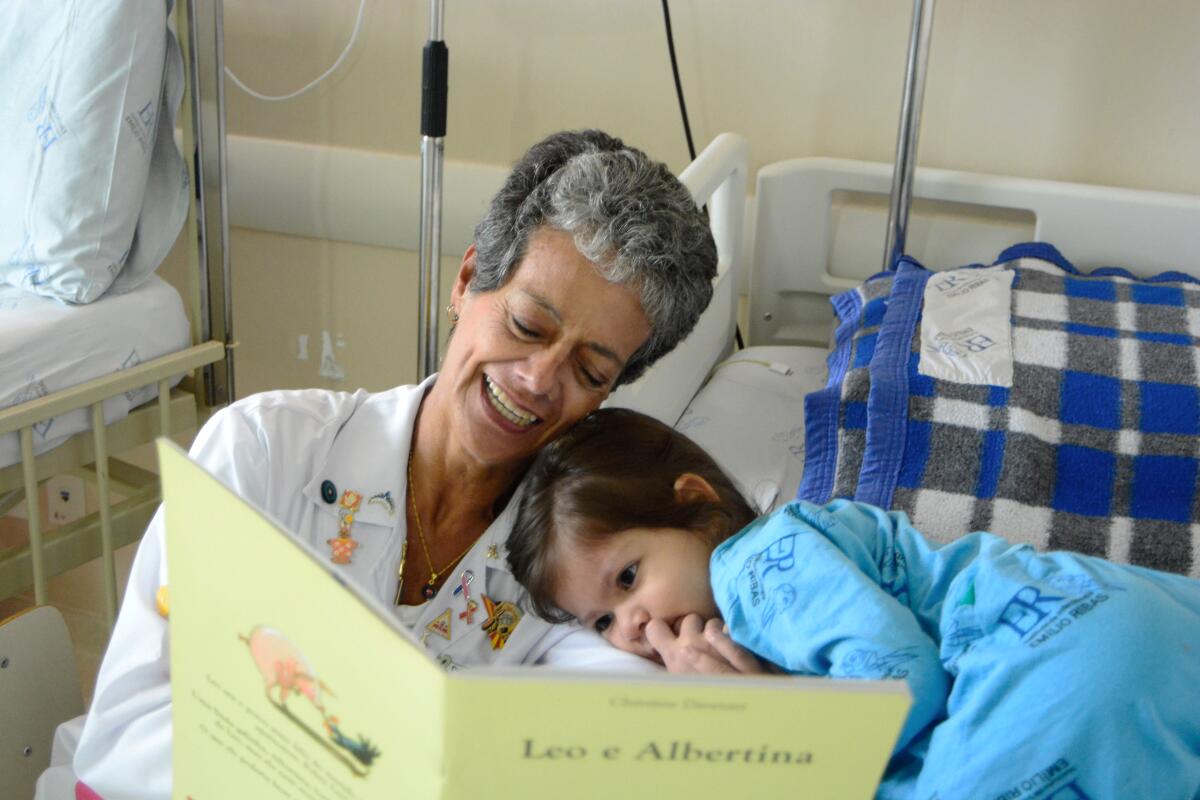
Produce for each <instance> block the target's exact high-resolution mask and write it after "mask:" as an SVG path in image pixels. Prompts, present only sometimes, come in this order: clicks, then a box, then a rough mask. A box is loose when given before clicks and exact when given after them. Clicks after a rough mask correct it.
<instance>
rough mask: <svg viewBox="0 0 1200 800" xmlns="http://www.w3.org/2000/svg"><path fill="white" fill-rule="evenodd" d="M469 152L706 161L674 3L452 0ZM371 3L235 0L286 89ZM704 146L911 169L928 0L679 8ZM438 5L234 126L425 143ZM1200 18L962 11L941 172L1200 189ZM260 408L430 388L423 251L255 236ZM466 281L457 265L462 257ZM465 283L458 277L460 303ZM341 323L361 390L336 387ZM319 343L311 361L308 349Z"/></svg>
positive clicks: (1158, 11)
mask: <svg viewBox="0 0 1200 800" xmlns="http://www.w3.org/2000/svg"><path fill="white" fill-rule="evenodd" d="M446 7H447V11H446V20H445V32H446V37H447V43H448V46H449V48H450V110H449V124H448V128H449V133H448V137H447V140H446V154H447V158H449V159H454V160H463V161H482V162H489V163H508V162H511V161H512V160H513V159H515V158H516V157H518V156H519V155H520V153H521V152H522V151H523V150H524V149H525V148H526V147H527V146H528V145H529V144H530V143H532V142H533V141H534V140H536V139H537V138H539V137H540V136H542V135H544V134H545V133H548V132H550V131H553V130H558V129H562V128H571V127H583V126H595V127H601V128H605V129H608V130H609V131H611V132H613V133H616V134H618V135H620V136H622V137H623V138H625V139H626V140H627V141H629V142H630V143H632V144H635V145H637V146H639V147H642V148H643V149H645V150H647V151H648V152H649V153H651V154H652V155H654V156H656V157H658V158H660V159H662V160H664V161H666V162H667V163H668V164H669V165H670V166H671V167H672V168H674V169H676V170H679V169H682V168H683V167H684V166H685V165H686V164H687V162H688V156H687V151H686V147H685V144H684V138H683V131H682V125H681V124H680V121H679V111H678V106H677V104H676V100H675V94H674V86H673V83H672V78H671V73H670V63H669V60H668V57H667V50H666V43H665V37H664V33H663V22H662V15H661V8H660V5H659V3H657V2H653V0H607V1H606V2H595V0H590V1H588V2H584V0H505V1H504V2H498V1H497V0H448V2H447V3H446ZM357 8H358V4H357V2H356V0H336V2H335V1H334V0H290V2H289V3H287V11H286V12H283V11H281V10H280V9H281V7H280V5H278V4H276V3H273V2H270V0H226V1H225V25H226V48H225V53H226V60H227V64H228V65H229V66H230V67H231V68H232V69H233V70H234V71H235V72H236V73H237V74H238V75H239V77H240V78H241V79H242V80H244V81H245V82H247V83H248V84H250V85H251V86H253V87H254V88H256V89H258V90H259V91H262V92H265V93H268V94H279V93H285V92H289V91H291V90H294V89H296V88H298V87H299V86H301V85H302V84H303V83H305V82H307V81H308V80H310V79H311V78H312V77H315V76H316V75H318V74H320V72H322V71H323V70H324V69H325V68H326V67H327V66H328V65H329V64H331V63H332V62H333V61H334V59H335V58H336V57H337V55H338V53H340V52H341V49H342V47H343V46H344V45H345V43H346V41H347V39H348V37H349V34H350V31H351V28H352V26H353V21H354V15H355V11H356V10H357ZM671 10H672V21H673V24H674V28H675V40H676V48H677V52H678V55H679V61H680V67H681V70H682V80H683V84H684V89H685V92H686V96H687V101H688V108H689V111H690V113H691V119H692V128H693V133H694V136H695V139H696V143H697V147H703V145H704V144H705V143H706V142H708V141H709V140H710V139H711V138H712V137H713V136H714V135H716V134H717V133H719V132H721V131H726V130H732V131H737V132H739V133H741V134H743V135H745V136H746V137H747V138H748V140H749V142H750V146H751V158H752V167H753V168H757V167H759V166H761V165H763V164H766V163H770V162H773V161H777V160H781V159H785V158H793V157H801V156H814V155H823V156H838V157H846V158H854V159H864V160H874V161H890V160H891V159H892V155H893V150H894V146H895V135H896V116H897V110H898V106H899V95H900V88H901V81H902V77H903V76H902V73H903V66H904V58H905V48H906V44H907V36H908V29H909V22H910V20H909V17H910V13H911V5H910V3H908V2H905V0H820V1H819V2H818V0H759V1H758V2H731V1H730V0H675V2H673V3H672V4H671ZM427 14H428V4H427V3H426V2H424V1H423V0H368V3H367V8H366V15H365V21H364V26H363V32H362V36H361V38H360V41H359V42H358V44H357V45H356V47H355V49H354V51H353V52H352V53H351V55H350V57H349V59H348V61H347V62H346V64H345V65H343V67H342V68H341V69H340V70H339V71H338V72H336V73H335V74H334V75H333V76H332V77H330V78H329V79H328V80H326V81H325V82H324V83H323V84H321V85H320V86H318V87H317V88H316V89H315V90H313V91H312V92H310V93H308V94H307V95H304V96H302V97H300V98H298V99H295V100H291V101H287V102H283V103H267V102H262V101H259V100H256V99H253V98H251V97H249V96H247V95H246V94H244V93H243V92H242V91H241V90H240V89H238V88H236V87H235V86H233V84H232V83H228V82H227V84H226V86H227V98H228V113H229V126H230V132H231V133H233V134H238V135H247V136H256V137H265V138H271V139H285V140H293V141H303V142H310V143H317V144H329V145H335V146H341V147H350V148H359V149H365V150H373V151H382V152H390V153H402V154H413V153H416V152H417V149H418V143H419V107H420V94H419V87H420V59H421V47H422V45H423V43H424V41H425V38H426V35H427V25H428V17H427ZM1197 41H1200V3H1196V2H1194V1H1193V0H1157V1H1155V2H1147V3H1136V4H1135V3H1129V2H1127V0H1005V1H1004V2H996V0H942V2H940V3H939V4H938V6H937V13H936V17H935V22H934V32H933V45H932V57H931V62H930V78H929V83H928V87H927V91H926V102H925V113H924V124H923V129H922V135H921V139H920V144H921V146H920V152H919V163H920V164H921V165H923V166H935V167H942V168H950V169H962V170H968V171H975V172H989V173H998V174H1005V175H1013V176H1023V177H1036V178H1049V179H1058V180H1068V181H1079V182H1087V183H1097V184H1106V185H1115V186H1126V187H1131V188H1143V189H1155V190H1162V191H1172V192H1185V193H1190V194H1200V147H1198V146H1197V145H1196V143H1197V142H1198V141H1200V81H1197V80H1196V76H1197V75H1200V48H1198V47H1196V42H1197ZM232 243H233V258H234V272H235V283H234V286H235V290H236V294H235V320H236V322H237V326H238V338H239V340H240V341H241V342H242V346H241V350H240V351H239V354H238V358H239V362H238V363H239V368H238V382H239V394H245V393H247V392H248V391H252V390H258V389H262V388H269V387H271V386H303V385H326V386H338V387H341V388H346V389H354V388H356V387H357V386H360V385H362V386H368V387H370V388H376V389H377V388H383V387H385V386H388V385H393V384H395V383H397V382H407V381H411V380H412V379H413V378H414V377H415V364H416V357H415V343H414V342H413V337H415V312H414V311H413V306H414V303H415V301H414V300H413V295H414V294H415V289H416V275H415V259H414V258H413V256H412V254H402V253H400V252H398V251H391V250H387V249H383V248H373V247H366V246H363V245H356V244H349V243H341V242H326V241H316V240H311V239H303V238H300V237H292V236H284V235H280V234H267V233H263V232H257V231H249V230H236V231H235V232H234V234H233V237H232ZM446 255H447V256H448V257H449V258H448V259H447V261H448V264H447V268H448V269H452V267H453V262H454V261H456V257H457V255H458V254H450V253H447V254H446ZM447 286H448V284H447V282H446V281H445V280H444V281H443V290H445V289H446V288H447ZM322 330H331V332H333V333H334V334H336V333H338V332H340V333H342V341H343V343H344V346H343V347H342V348H339V349H338V351H337V352H338V356H339V362H340V363H341V365H342V366H343V368H344V369H345V370H346V378H345V379H344V380H342V381H336V382H331V381H327V380H324V379H321V378H320V376H319V375H318V374H317V370H318V367H319V356H320V344H321V342H320V335H321V331H322ZM299 335H308V336H309V360H308V361H300V360H298V359H297V358H296V348H297V338H298V336H299Z"/></svg>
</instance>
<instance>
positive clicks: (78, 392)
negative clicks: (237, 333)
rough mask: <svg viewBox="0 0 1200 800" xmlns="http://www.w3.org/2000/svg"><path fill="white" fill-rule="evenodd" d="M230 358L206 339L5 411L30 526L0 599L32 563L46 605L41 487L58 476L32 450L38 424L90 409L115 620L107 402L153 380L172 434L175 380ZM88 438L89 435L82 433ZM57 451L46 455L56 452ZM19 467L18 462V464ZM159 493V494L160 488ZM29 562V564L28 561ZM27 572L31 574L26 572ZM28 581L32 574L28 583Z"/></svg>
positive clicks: (163, 421) (3, 567)
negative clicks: (16, 446)
mask: <svg viewBox="0 0 1200 800" xmlns="http://www.w3.org/2000/svg"><path fill="white" fill-rule="evenodd" d="M224 357H225V346H224V345H223V344H222V343H221V342H216V341H210V342H204V343H202V344H199V345H195V346H193V347H189V348H187V349H186V350H181V351H178V352H176V353H171V354H169V355H165V356H162V357H160V358H156V359H153V360H151V361H147V362H145V363H143V364H139V365H137V366H136V367H132V368H130V369H127V370H122V371H121V372H117V373H114V374H112V375H106V376H104V377H102V378H98V379H96V380H94V381H89V382H87V383H85V384H80V385H79V386H74V387H71V388H69V389H63V390H61V391H58V392H55V393H53V394H50V395H47V396H46V397H42V398H39V399H37V400H31V401H30V402H27V403H22V404H21V405H19V406H15V407H12V408H8V409H4V410H2V411H0V435H3V434H6V433H11V432H14V431H16V432H18V435H19V437H20V442H21V465H20V466H21V473H22V483H21V488H23V490H24V496H25V501H26V509H27V515H26V516H27V518H28V524H29V546H28V548H25V549H23V552H21V553H19V554H14V553H6V554H4V556H3V558H0V597H3V596H6V595H7V594H8V592H7V591H4V589H5V588H6V587H7V588H10V589H11V588H12V587H13V586H19V585H21V581H20V578H19V576H18V574H17V573H18V572H19V571H21V570H22V569H23V568H25V567H26V566H28V567H29V568H31V569H32V573H33V575H32V577H33V590H34V599H35V601H36V602H37V604H38V605H43V604H45V603H46V582H47V572H48V570H47V565H46V563H45V562H46V559H45V549H46V542H45V541H44V537H43V535H42V525H41V508H40V499H39V495H38V486H39V483H40V482H41V481H44V480H46V479H48V478H50V477H53V476H54V475H55V474H56V473H57V470H56V467H55V465H54V464H53V463H52V462H53V459H52V458H40V457H37V456H35V455H34V452H33V429H34V426H35V425H36V424H37V423H39V422H42V421H44V420H47V419H50V418H52V417H56V416H58V415H60V414H63V413H66V412H68V411H74V410H76V409H80V408H90V409H91V415H92V431H91V434H92V455H93V457H94V460H95V480H96V488H97V494H98V504H99V512H98V513H99V517H100V540H101V555H102V556H103V559H104V562H103V563H104V586H105V600H106V611H107V615H108V624H109V626H110V627H111V626H112V624H113V621H114V620H115V619H116V612H117V586H116V568H115V564H114V560H113V552H114V549H115V548H114V540H113V510H112V504H111V501H110V497H109V492H110V475H109V461H108V451H109V432H108V427H107V426H106V425H105V421H104V401H105V400H106V399H108V398H110V397H115V396H117V395H119V394H121V393H123V392H127V391H132V390H135V389H138V388H141V387H143V386H147V385H150V384H157V386H158V425H159V431H160V432H161V433H163V434H164V435H167V434H169V433H170V432H171V430H172V427H171V414H172V412H171V405H172V394H171V391H170V380H171V378H172V377H173V376H175V375H179V374H181V373H187V372H192V371H194V370H197V369H199V368H201V367H204V366H206V365H208V364H212V363H214V362H217V361H220V360H222V359H223V358H224ZM83 436H86V434H85V433H80V434H77V437H83ZM53 452H54V451H50V453H47V454H44V455H45V456H52V455H53ZM14 466H15V465H14ZM8 472H9V470H0V490H5V489H7V488H9V487H8V486H7V481H5V480H4V479H3V478H4V476H5V475H6V474H7V473H8ZM155 495H157V493H156V492H155ZM26 561H28V562H29V564H28V565H26V564H25V562H26ZM26 575H28V573H26ZM24 585H26V586H27V585H28V578H26V581H25V582H24Z"/></svg>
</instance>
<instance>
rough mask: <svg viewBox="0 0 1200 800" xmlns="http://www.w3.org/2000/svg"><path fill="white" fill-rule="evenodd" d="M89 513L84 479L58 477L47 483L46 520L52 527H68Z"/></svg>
mask: <svg viewBox="0 0 1200 800" xmlns="http://www.w3.org/2000/svg"><path fill="white" fill-rule="evenodd" d="M86 513H87V496H86V495H85V494H84V486H83V479H82V478H77V477H75V476H74V475H58V476H56V477H54V478H51V479H50V480H48V481H46V518H47V519H48V520H50V524H51V525H66V524H67V523H68V522H74V521H75V520H77V519H79V518H80V517H82V516H83V515H84V514H86Z"/></svg>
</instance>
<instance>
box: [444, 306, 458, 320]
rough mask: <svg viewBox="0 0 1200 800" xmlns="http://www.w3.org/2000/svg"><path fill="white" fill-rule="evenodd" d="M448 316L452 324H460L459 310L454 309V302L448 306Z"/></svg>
mask: <svg viewBox="0 0 1200 800" xmlns="http://www.w3.org/2000/svg"><path fill="white" fill-rule="evenodd" d="M446 318H447V319H449V320H450V324H451V325H457V324H458V312H457V311H455V310H454V304H453V303H450V304H449V305H447V306H446Z"/></svg>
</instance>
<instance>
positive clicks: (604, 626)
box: [593, 614, 612, 633]
mask: <svg viewBox="0 0 1200 800" xmlns="http://www.w3.org/2000/svg"><path fill="white" fill-rule="evenodd" d="M609 625H612V614H605V615H604V616H602V617H600V618H599V619H597V620H596V622H595V623H594V624H593V627H595V629H596V633H604V632H605V631H606V630H608V626H609Z"/></svg>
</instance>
